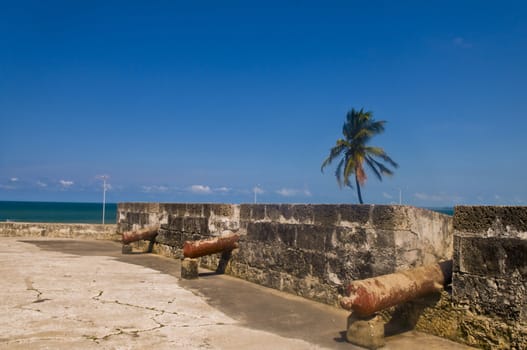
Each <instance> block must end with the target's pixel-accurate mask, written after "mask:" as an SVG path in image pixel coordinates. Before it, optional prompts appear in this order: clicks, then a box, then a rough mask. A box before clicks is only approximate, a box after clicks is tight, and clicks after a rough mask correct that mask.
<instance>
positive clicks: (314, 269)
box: [303, 251, 326, 279]
mask: <svg viewBox="0 0 527 350" xmlns="http://www.w3.org/2000/svg"><path fill="white" fill-rule="evenodd" d="M303 254H304V258H305V260H306V263H307V264H308V266H310V267H311V275H313V276H315V277H317V278H319V279H324V276H325V275H326V255H325V254H324V253H322V252H317V251H305V252H304V253H303Z"/></svg>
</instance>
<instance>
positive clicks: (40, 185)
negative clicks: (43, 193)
mask: <svg viewBox="0 0 527 350" xmlns="http://www.w3.org/2000/svg"><path fill="white" fill-rule="evenodd" d="M37 186H38V187H42V188H44V187H48V184H47V183H44V182H42V181H37Z"/></svg>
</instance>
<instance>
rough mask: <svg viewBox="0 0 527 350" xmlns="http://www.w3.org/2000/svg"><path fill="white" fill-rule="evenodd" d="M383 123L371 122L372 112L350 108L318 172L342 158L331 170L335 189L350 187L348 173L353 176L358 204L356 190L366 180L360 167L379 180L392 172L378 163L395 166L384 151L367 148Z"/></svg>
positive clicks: (380, 131)
mask: <svg viewBox="0 0 527 350" xmlns="http://www.w3.org/2000/svg"><path fill="white" fill-rule="evenodd" d="M385 123H386V121H384V120H382V121H376V120H374V119H373V113H372V112H370V111H367V112H365V111H364V109H362V108H361V110H360V111H356V110H355V109H353V108H352V109H351V111H349V112H348V113H347V114H346V122H345V123H344V125H343V127H342V134H343V135H344V138H342V139H338V140H337V142H336V144H335V146H334V147H332V148H331V150H330V151H329V155H328V157H327V158H326V160H324V162H323V163H322V167H321V169H320V170H321V171H322V172H323V171H324V168H325V167H326V166H327V165H329V164H330V163H331V162H332V161H333V160H335V159H337V158H339V157H342V158H341V159H340V161H339V162H338V164H337V169H336V171H335V176H336V177H337V182H338V184H339V187H342V185H344V186H349V187H351V188H353V186H352V185H351V183H350V179H349V178H350V176H351V174H355V186H356V187H357V195H358V197H359V202H360V204H363V203H364V202H363V201H362V194H361V190H360V188H361V186H364V184H365V183H366V179H367V176H366V172H365V171H364V164H366V165H367V167H368V168H369V169H370V170H371V171H372V172H373V173H374V174H375V176H377V178H378V179H379V181H382V175H393V171H392V170H390V169H389V168H388V167H386V166H385V165H384V164H382V162H385V163H387V164H389V165H391V166H392V167H394V168H397V167H398V165H397V163H396V162H394V161H393V160H392V159H391V158H390V157H388V155H387V154H386V152H384V149H382V148H380V147H374V146H369V145H368V143H369V141H370V140H371V138H372V137H373V136H375V135H377V134H380V133H382V132H383V131H384V124H385Z"/></svg>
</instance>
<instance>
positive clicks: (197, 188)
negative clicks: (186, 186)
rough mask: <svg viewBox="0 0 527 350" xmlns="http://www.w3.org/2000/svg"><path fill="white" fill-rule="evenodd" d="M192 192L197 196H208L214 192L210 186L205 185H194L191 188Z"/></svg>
mask: <svg viewBox="0 0 527 350" xmlns="http://www.w3.org/2000/svg"><path fill="white" fill-rule="evenodd" d="M190 191H191V192H193V193H197V194H208V193H212V190H211V189H210V187H209V186H205V185H192V186H190Z"/></svg>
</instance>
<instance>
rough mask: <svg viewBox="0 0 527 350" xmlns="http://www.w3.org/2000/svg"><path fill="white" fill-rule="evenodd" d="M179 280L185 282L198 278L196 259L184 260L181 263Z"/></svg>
mask: <svg viewBox="0 0 527 350" xmlns="http://www.w3.org/2000/svg"><path fill="white" fill-rule="evenodd" d="M181 278H183V279H186V280H190V279H196V278H198V259H189V258H185V259H183V260H182V261H181Z"/></svg>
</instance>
